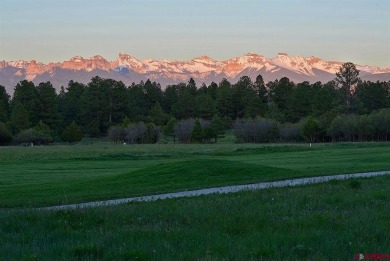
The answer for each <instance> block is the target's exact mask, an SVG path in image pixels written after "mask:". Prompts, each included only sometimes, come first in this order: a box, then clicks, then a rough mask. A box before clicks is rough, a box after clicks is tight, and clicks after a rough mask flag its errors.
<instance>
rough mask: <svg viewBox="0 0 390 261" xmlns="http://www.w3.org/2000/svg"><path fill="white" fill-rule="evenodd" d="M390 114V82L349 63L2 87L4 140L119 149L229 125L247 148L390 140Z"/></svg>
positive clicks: (189, 137) (0, 132)
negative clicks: (333, 67)
mask: <svg viewBox="0 0 390 261" xmlns="http://www.w3.org/2000/svg"><path fill="white" fill-rule="evenodd" d="M388 108H390V82H379V81H377V82H370V81H361V80H360V79H359V71H357V69H356V68H355V66H354V65H353V64H351V63H346V64H344V65H343V67H342V68H340V72H339V73H337V75H335V80H333V81H330V82H327V83H321V82H316V83H314V84H310V83H308V82H301V83H294V82H292V81H290V80H289V79H288V78H287V77H283V78H281V79H279V80H275V81H270V82H268V83H265V82H264V81H263V77H262V76H261V75H258V76H257V77H256V79H253V80H252V79H251V78H250V77H247V76H242V77H241V78H240V79H239V80H238V81H237V82H236V83H231V82H229V81H228V80H226V79H223V80H222V81H221V82H219V83H214V82H213V83H211V84H209V85H205V84H199V83H196V82H195V81H194V80H193V79H192V78H191V79H190V80H189V81H188V82H186V83H180V84H177V85H169V86H167V87H166V88H165V89H164V90H163V89H162V88H161V86H160V84H159V83H157V82H152V81H150V80H147V81H146V82H143V81H141V82H139V83H133V84H132V85H130V86H126V85H125V84H123V83H122V82H120V81H115V80H112V79H103V78H100V77H94V78H92V79H91V81H90V82H89V83H88V84H86V85H85V84H81V83H78V82H74V81H70V82H69V83H68V86H65V87H62V88H61V91H60V92H59V93H56V91H55V88H54V87H53V86H52V84H51V83H50V82H42V83H40V84H38V85H35V84H34V83H32V82H30V81H27V80H23V81H21V82H19V83H18V84H17V85H16V86H15V88H14V94H13V96H12V97H11V96H10V95H9V94H7V92H6V90H5V88H4V87H3V86H0V143H1V144H3V145H4V144H8V143H14V144H18V143H24V142H35V143H42V144H46V143H50V142H52V141H55V140H60V139H62V140H63V141H70V142H71V141H77V140H80V139H81V138H82V137H83V136H88V137H106V136H107V135H108V136H109V138H111V139H112V140H113V141H117V142H119V141H123V140H131V141H132V142H136V143H146V142H157V141H159V140H160V139H161V137H162V136H173V137H175V138H178V140H180V141H182V142H211V141H217V137H218V136H219V135H220V134H222V133H223V132H224V130H227V129H232V128H233V130H234V133H235V134H236V136H237V138H238V139H239V140H240V141H246V142H270V141H300V140H303V139H306V140H310V141H313V142H314V141H332V140H333V141H343V140H351V141H353V140H387V139H388V134H390V109H388ZM32 137H34V138H32Z"/></svg>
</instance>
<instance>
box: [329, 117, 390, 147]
mask: <svg viewBox="0 0 390 261" xmlns="http://www.w3.org/2000/svg"><path fill="white" fill-rule="evenodd" d="M326 135H328V136H329V137H331V139H332V141H374V140H375V141H388V140H389V138H390V109H381V110H379V111H377V112H373V113H370V114H366V115H354V114H350V115H338V116H336V117H335V118H334V119H333V120H332V121H331V123H330V125H329V127H328V128H327V130H326Z"/></svg>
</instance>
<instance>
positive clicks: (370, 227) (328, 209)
mask: <svg viewBox="0 0 390 261" xmlns="http://www.w3.org/2000/svg"><path fill="white" fill-rule="evenodd" d="M389 195H390V177H389V176H383V177H375V178H368V179H359V180H346V181H331V182H328V183H324V184H316V185H308V186H301V187H288V188H277V189H276V188H273V189H268V190H261V191H247V192H240V193H233V194H225V195H211V196H201V197H194V198H181V199H168V200H164V201H156V202H138V203H131V204H126V205H121V206H112V207H99V208H92V209H82V210H72V211H38V210H28V209H23V210H12V211H3V212H2V213H1V214H0V238H1V241H0V256H1V257H2V260H354V255H355V254H357V253H388V252H389V251H390V247H389V246H390V237H389V236H388V235H389V233H390V205H389V204H388V202H389V200H390V197H389Z"/></svg>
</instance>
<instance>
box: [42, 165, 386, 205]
mask: <svg viewBox="0 0 390 261" xmlns="http://www.w3.org/2000/svg"><path fill="white" fill-rule="evenodd" d="M389 174H390V170H389V171H377V172H365V173H355V174H342V175H333V176H321V177H310V178H299V179H288V180H282V181H273V182H261V183H255V184H248V185H236V186H224V187H213V188H206V189H198V190H189V191H182V192H174V193H165V194H156V195H150V196H142V197H132V198H122V199H113V200H104V201H94V202H86V203H79V204H71V205H60V206H52V207H45V208H40V209H41V210H65V209H79V208H92V207H101V206H113V205H119V204H124V203H128V202H140V201H155V200H162V199H168V198H182V197H194V196H200V195H209V194H216V193H220V194H224V193H233V192H238V191H243V190H258V189H267V188H280V187H288V186H300V185H306V184H315V183H321V182H327V181H329V180H345V179H351V178H367V177H374V176H382V175H389Z"/></svg>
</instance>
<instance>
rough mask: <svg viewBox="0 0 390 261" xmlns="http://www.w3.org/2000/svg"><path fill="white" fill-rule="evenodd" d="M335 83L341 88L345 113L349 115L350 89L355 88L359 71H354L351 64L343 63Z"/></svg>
mask: <svg viewBox="0 0 390 261" xmlns="http://www.w3.org/2000/svg"><path fill="white" fill-rule="evenodd" d="M335 81H336V82H337V83H338V84H339V86H341V90H342V91H343V94H344V102H345V111H346V113H350V110H351V99H352V98H351V97H352V88H353V87H356V85H357V83H358V82H359V81H360V79H359V70H358V69H356V67H355V65H354V64H353V63H349V62H348V63H344V64H343V65H342V66H341V67H340V70H339V71H338V72H337V73H336V78H335Z"/></svg>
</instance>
